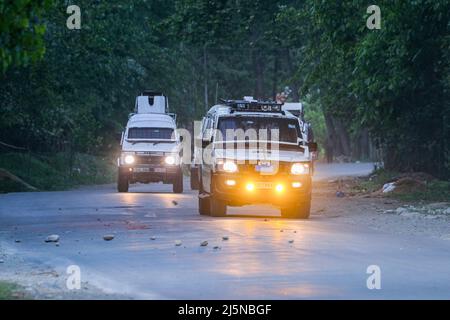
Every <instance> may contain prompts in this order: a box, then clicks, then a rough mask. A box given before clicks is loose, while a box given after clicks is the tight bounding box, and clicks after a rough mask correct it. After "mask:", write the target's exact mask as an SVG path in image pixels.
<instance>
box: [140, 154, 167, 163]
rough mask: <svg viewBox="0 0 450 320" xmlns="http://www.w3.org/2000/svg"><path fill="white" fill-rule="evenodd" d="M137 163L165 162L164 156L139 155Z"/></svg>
mask: <svg viewBox="0 0 450 320" xmlns="http://www.w3.org/2000/svg"><path fill="white" fill-rule="evenodd" d="M136 164H164V157H163V156H137V157H136Z"/></svg>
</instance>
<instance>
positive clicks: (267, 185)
mask: <svg viewBox="0 0 450 320" xmlns="http://www.w3.org/2000/svg"><path fill="white" fill-rule="evenodd" d="M255 186H256V189H272V187H273V184H272V182H257V183H256V184H255Z"/></svg>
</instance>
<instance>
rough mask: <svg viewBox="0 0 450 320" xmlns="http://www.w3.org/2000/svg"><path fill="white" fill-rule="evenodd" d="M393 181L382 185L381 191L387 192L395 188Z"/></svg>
mask: <svg viewBox="0 0 450 320" xmlns="http://www.w3.org/2000/svg"><path fill="white" fill-rule="evenodd" d="M395 187H396V185H395V182H389V183H386V184H384V185H383V188H382V189H381V191H382V192H383V193H389V192H392V191H394V190H395Z"/></svg>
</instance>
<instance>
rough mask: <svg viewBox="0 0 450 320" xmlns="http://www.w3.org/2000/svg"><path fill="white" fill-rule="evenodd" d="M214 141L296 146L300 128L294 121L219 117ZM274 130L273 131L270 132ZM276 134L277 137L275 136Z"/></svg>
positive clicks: (252, 117) (270, 118)
mask: <svg viewBox="0 0 450 320" xmlns="http://www.w3.org/2000/svg"><path fill="white" fill-rule="evenodd" d="M217 129H218V131H217V132H218V134H217V136H216V141H226V142H228V141H230V142H231V141H239V140H245V141H249V140H266V141H276V142H287V143H295V144H297V139H298V137H300V128H299V124H298V121H297V120H296V119H287V118H274V117H258V116H233V117H221V118H219V122H218V125H217ZM239 129H240V130H239ZM272 130H274V131H272ZM277 134H278V137H277V136H276V135H277Z"/></svg>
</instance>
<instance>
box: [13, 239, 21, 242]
mask: <svg viewBox="0 0 450 320" xmlns="http://www.w3.org/2000/svg"><path fill="white" fill-rule="evenodd" d="M14 242H15V243H21V242H22V241H21V240H19V239H16V240H14Z"/></svg>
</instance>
